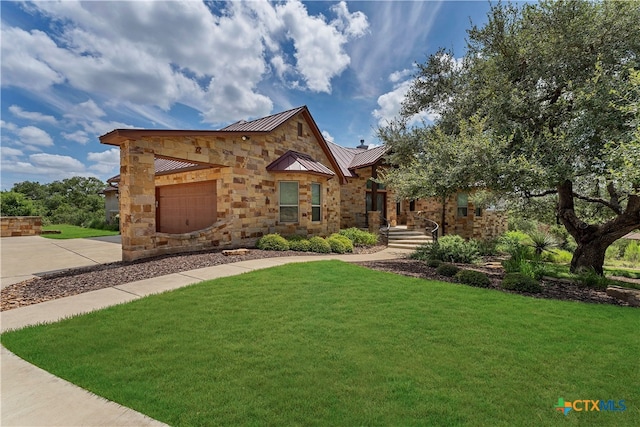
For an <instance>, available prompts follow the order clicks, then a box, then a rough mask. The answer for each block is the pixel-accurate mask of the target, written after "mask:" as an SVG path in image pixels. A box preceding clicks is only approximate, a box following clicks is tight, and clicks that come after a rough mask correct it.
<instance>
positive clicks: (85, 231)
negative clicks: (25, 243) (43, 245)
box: [42, 224, 120, 239]
mask: <svg viewBox="0 0 640 427" xmlns="http://www.w3.org/2000/svg"><path fill="white" fill-rule="evenodd" d="M42 229H43V230H49V231H51V230H57V231H61V233H60V234H43V235H42V237H46V238H47V239H86V238H89V237H102V236H117V235H118V234H120V232H119V231H112V230H98V229H95V228H84V227H78V226H77V225H69V224H54V225H45V226H43V227H42Z"/></svg>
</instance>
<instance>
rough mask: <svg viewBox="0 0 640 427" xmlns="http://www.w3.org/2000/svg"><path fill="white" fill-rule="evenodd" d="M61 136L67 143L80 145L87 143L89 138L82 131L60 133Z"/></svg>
mask: <svg viewBox="0 0 640 427" xmlns="http://www.w3.org/2000/svg"><path fill="white" fill-rule="evenodd" d="M62 136H63V137H65V138H66V139H68V140H69V141H75V142H77V143H79V144H82V145H84V144H86V143H87V142H89V136H88V135H87V133H86V132H85V131H83V130H77V131H75V132H72V133H67V132H62Z"/></svg>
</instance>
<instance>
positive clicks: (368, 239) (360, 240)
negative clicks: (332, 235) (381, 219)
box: [339, 227, 378, 246]
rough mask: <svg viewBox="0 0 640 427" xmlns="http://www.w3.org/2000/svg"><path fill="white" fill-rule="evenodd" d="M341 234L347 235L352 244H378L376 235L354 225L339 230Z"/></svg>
mask: <svg viewBox="0 0 640 427" xmlns="http://www.w3.org/2000/svg"><path fill="white" fill-rule="evenodd" d="M339 234H341V235H343V236H345V237H347V238H348V239H349V240H351V242H352V243H353V245H354V246H374V245H376V244H378V236H377V235H376V234H373V233H369V232H368V231H363V230H360V229H359V228H356V227H351V228H347V229H345V230H340V233H339Z"/></svg>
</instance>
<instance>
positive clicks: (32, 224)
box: [0, 216, 42, 237]
mask: <svg viewBox="0 0 640 427" xmlns="http://www.w3.org/2000/svg"><path fill="white" fill-rule="evenodd" d="M0 229H1V232H0V237H17V236H37V235H39V234H41V233H42V217H39V216H3V217H2V218H0Z"/></svg>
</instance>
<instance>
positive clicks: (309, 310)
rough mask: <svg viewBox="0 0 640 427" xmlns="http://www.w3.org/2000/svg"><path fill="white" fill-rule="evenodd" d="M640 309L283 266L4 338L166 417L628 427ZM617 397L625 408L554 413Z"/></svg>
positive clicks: (633, 407) (636, 395)
mask: <svg viewBox="0 0 640 427" xmlns="http://www.w3.org/2000/svg"><path fill="white" fill-rule="evenodd" d="M638 326H640V311H639V310H637V309H632V308H624V307H615V306H606V305H592V304H583V303H575V302H563V301H553V300H541V299H533V298H527V297H523V296H518V295H512V294H506V293H502V292H499V291H494V290H487V289H477V288H471V287H468V286H463V285H455V284H447V283H442V282H432V281H425V280H420V279H414V278H407V277H403V276H398V275H394V274H390V273H382V272H377V271H371V270H368V269H365V268H361V267H358V266H353V265H350V264H346V263H341V262H338V261H323V262H314V263H306V264H290V265H286V266H282V267H277V268H272V269H268V270H261V271H255V272H251V273H247V274H243V275H240V276H235V277H229V278H224V279H218V280H215V281H209V282H204V283H201V284H197V285H193V286H190V287H187V288H182V289H179V290H177V291H173V292H169V293H164V294H160V295H154V296H150V297H148V298H143V299H140V300H137V301H134V302H132V303H128V304H125V305H121V306H116V307H111V308H108V309H105V310H101V311H99V312H94V313H90V314H87V315H83V316H79V317H75V318H71V319H66V320H63V321H61V322H58V323H55V324H50V325H39V326H34V327H28V328H26V329H23V330H20V331H12V332H8V333H5V334H3V335H2V336H1V337H0V338H1V340H2V344H3V345H5V346H6V347H7V348H9V349H10V350H11V351H13V352H14V353H16V354H18V355H19V356H20V357H23V358H25V359H26V360H28V361H30V362H32V363H34V364H36V365H38V366H41V367H43V368H44V369H46V370H48V371H50V372H53V373H55V374H56V375H58V376H60V377H62V378H65V379H67V380H69V381H71V382H74V383H76V384H78V385H80V386H81V387H84V388H86V389H89V390H91V391H93V392H95V393H97V394H99V395H102V396H104V397H106V398H108V399H110V400H114V401H116V402H119V403H121V404H124V405H126V406H128V407H131V408H134V409H136V410H138V411H141V412H143V413H145V414H147V415H149V416H151V417H153V418H156V419H158V420H161V421H164V422H166V423H168V424H170V425H176V426H204V425H322V426H325V425H345V426H346V425H492V426H500V425H503V426H513V425H563V426H565V425H578V424H582V425H600V426H606V425H611V426H613V425H615V426H625V425H629V426H631V425H637V420H638V419H640V388H639V386H638V384H640V370H639V368H638V363H637V362H638V359H637V357H638V354H640V341H639V340H638V336H637V331H638ZM560 397H561V398H563V399H565V400H577V399H590V400H597V399H604V400H610V399H611V400H615V401H616V402H617V401H618V400H625V406H626V407H627V409H626V411H624V412H576V411H572V412H570V413H569V414H568V415H567V416H564V415H563V414H562V413H559V412H557V411H556V410H554V405H555V404H556V403H557V401H558V398H560Z"/></svg>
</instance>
